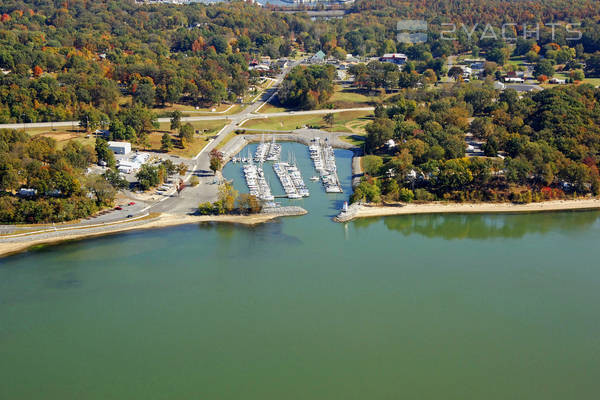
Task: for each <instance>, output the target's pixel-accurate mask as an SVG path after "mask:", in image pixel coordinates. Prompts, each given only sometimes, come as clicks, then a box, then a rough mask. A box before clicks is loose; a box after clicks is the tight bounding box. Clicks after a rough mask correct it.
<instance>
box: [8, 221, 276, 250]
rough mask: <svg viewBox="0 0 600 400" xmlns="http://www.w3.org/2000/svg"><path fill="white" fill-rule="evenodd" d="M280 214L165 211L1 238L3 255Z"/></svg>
mask: <svg viewBox="0 0 600 400" xmlns="http://www.w3.org/2000/svg"><path fill="white" fill-rule="evenodd" d="M281 216H282V215H280V214H255V215H199V216H195V215H172V214H161V215H159V216H158V217H156V218H153V219H150V220H147V222H143V223H139V224H134V225H132V224H127V223H126V222H125V223H122V224H115V225H111V226H107V227H102V228H88V229H86V228H78V229H74V230H73V232H69V231H67V232H66V233H65V234H64V235H60V236H50V235H48V234H40V235H31V236H23V237H19V238H11V237H10V235H7V236H4V237H0V257H6V256H8V255H12V254H16V253H20V252H23V251H26V250H27V249H29V248H31V247H34V246H39V245H46V244H56V243H60V242H65V241H70V240H78V239H85V238H92V237H97V236H105V235H111V234H115V233H121V232H127V231H133V230H141V229H156V228H166V227H170V226H177V225H186V224H196V223H200V222H223V223H233V224H243V225H256V224H261V223H264V222H267V221H270V220H273V219H275V218H279V217H281Z"/></svg>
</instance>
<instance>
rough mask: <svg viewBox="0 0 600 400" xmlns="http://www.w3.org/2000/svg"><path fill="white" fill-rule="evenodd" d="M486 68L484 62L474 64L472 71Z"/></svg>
mask: <svg viewBox="0 0 600 400" xmlns="http://www.w3.org/2000/svg"><path fill="white" fill-rule="evenodd" d="M483 67H484V63H483V62H480V61H478V62H474V63H472V64H471V69H476V70H482V69H483Z"/></svg>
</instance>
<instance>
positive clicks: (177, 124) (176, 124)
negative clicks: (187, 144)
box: [171, 110, 183, 131]
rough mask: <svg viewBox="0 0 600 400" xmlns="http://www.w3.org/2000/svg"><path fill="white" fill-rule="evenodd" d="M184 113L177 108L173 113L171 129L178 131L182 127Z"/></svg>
mask: <svg viewBox="0 0 600 400" xmlns="http://www.w3.org/2000/svg"><path fill="white" fill-rule="evenodd" d="M182 116H183V114H182V113H181V111H179V110H175V111H173V112H172V113H171V130H172V131H176V130H179V129H180V128H181V117H182Z"/></svg>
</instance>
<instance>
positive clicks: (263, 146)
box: [254, 137, 281, 163]
mask: <svg viewBox="0 0 600 400" xmlns="http://www.w3.org/2000/svg"><path fill="white" fill-rule="evenodd" d="M280 157H281V145H280V144H277V143H275V138H273V140H272V141H271V142H265V141H264V137H263V140H261V142H260V143H259V145H258V146H257V147H256V152H255V153H254V162H257V163H264V162H265V161H278V160H279V158H280Z"/></svg>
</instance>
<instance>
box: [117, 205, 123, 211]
mask: <svg viewBox="0 0 600 400" xmlns="http://www.w3.org/2000/svg"><path fill="white" fill-rule="evenodd" d="M122 209H123V207H121V206H116V207H115V210H119V211H120V210H122Z"/></svg>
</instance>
